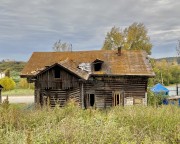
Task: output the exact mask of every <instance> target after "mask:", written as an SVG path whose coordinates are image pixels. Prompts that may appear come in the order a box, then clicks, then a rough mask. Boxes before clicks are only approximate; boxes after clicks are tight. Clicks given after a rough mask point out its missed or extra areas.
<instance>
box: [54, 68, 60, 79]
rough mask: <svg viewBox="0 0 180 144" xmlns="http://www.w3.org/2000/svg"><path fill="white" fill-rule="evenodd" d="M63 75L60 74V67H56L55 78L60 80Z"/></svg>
mask: <svg viewBox="0 0 180 144" xmlns="http://www.w3.org/2000/svg"><path fill="white" fill-rule="evenodd" d="M60 77H61V74H60V67H55V68H54V78H60Z"/></svg>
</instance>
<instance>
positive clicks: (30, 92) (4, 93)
mask: <svg viewBox="0 0 180 144" xmlns="http://www.w3.org/2000/svg"><path fill="white" fill-rule="evenodd" d="M7 95H8V96H22V95H23V96H29V95H34V90H33V89H14V90H10V91H2V96H7Z"/></svg>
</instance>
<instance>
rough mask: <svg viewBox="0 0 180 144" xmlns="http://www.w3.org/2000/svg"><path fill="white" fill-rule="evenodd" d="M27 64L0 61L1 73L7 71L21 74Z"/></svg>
mask: <svg viewBox="0 0 180 144" xmlns="http://www.w3.org/2000/svg"><path fill="white" fill-rule="evenodd" d="M25 64H26V62H22V61H8V62H6V61H0V72H3V71H5V70H7V69H10V70H11V71H16V72H20V71H21V70H22V69H23V68H24V66H25Z"/></svg>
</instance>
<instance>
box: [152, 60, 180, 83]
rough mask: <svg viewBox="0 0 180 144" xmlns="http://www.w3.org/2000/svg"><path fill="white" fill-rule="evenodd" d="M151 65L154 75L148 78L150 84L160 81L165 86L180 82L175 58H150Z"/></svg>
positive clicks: (179, 71)
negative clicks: (171, 59)
mask: <svg viewBox="0 0 180 144" xmlns="http://www.w3.org/2000/svg"><path fill="white" fill-rule="evenodd" d="M151 65H152V68H153V70H154V72H155V74H156V76H155V77H154V78H151V79H150V80H149V85H150V86H152V85H154V84H157V83H161V84H164V85H166V86H168V85H170V84H176V83H180V65H179V64H178V62H177V61H176V60H174V61H167V60H166V59H162V60H154V59H151Z"/></svg>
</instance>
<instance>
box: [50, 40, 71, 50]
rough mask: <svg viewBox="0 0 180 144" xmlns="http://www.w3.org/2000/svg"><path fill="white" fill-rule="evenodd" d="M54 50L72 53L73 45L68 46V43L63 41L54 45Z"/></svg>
mask: <svg viewBox="0 0 180 144" xmlns="http://www.w3.org/2000/svg"><path fill="white" fill-rule="evenodd" d="M53 50H54V51H56V52H61V51H72V44H68V43H66V42H64V43H63V42H61V40H59V41H57V42H55V43H54V46H53Z"/></svg>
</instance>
